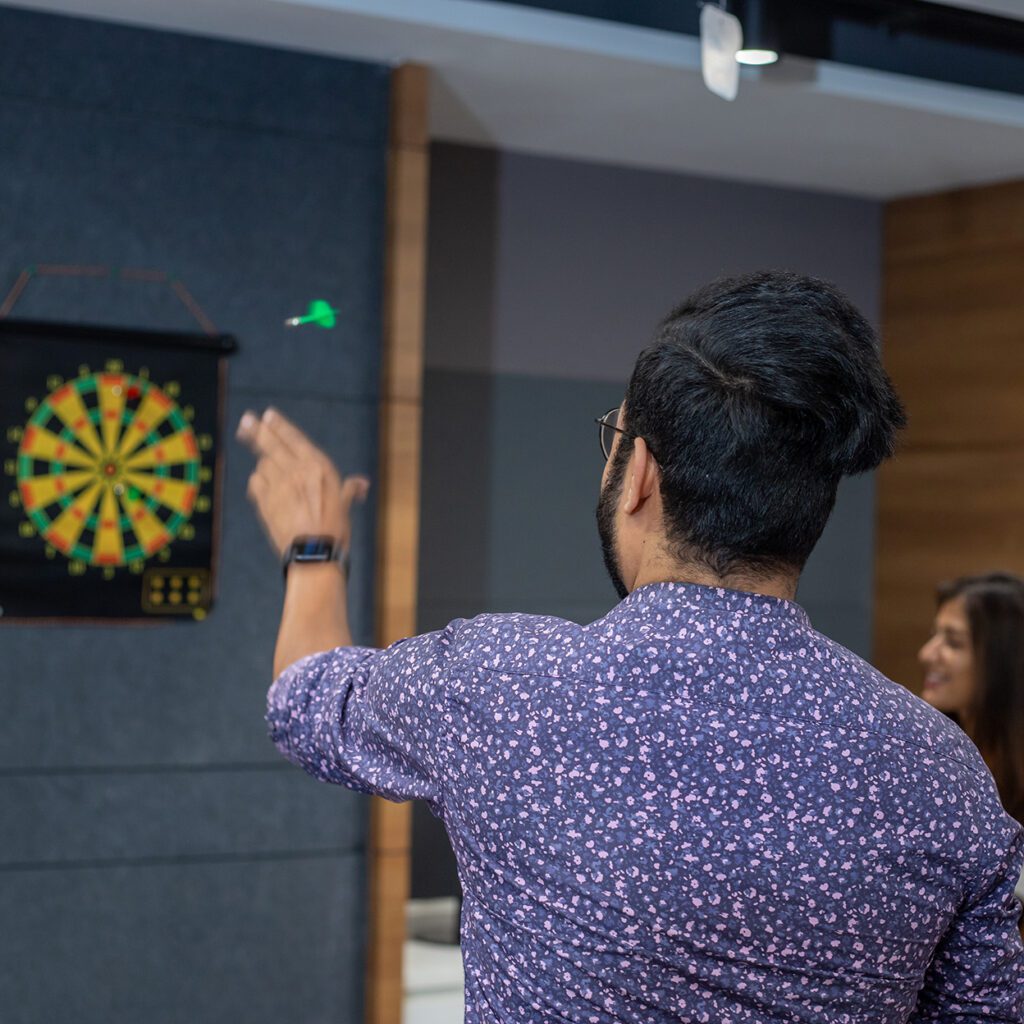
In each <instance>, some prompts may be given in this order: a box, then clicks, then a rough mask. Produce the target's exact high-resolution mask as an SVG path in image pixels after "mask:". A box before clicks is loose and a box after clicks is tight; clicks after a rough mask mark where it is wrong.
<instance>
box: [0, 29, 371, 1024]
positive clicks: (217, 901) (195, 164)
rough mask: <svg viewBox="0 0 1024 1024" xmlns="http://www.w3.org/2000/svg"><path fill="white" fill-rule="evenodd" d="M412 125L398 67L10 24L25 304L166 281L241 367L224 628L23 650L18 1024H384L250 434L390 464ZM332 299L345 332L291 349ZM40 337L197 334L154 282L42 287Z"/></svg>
mask: <svg viewBox="0 0 1024 1024" xmlns="http://www.w3.org/2000/svg"><path fill="white" fill-rule="evenodd" d="M387 106H388V72H387V69H385V68H382V67H378V66H372V65H365V64H356V63H349V62H343V61H337V60H328V59H321V58H313V57H308V56H301V55H297V54H291V53H285V52H279V51H273V50H267V49H258V48H250V47H244V46H235V45H228V44H223V43H216V42H211V41H203V40H200V39H195V38H189V37H183V36H173V35H166V34H160V33H150V32H143V31H138V30H132V29H126V28H120V27H115V26H112V25H103V24H98V23H90V22H85V21H76V20H72V19H64V18H54V17H47V16H41V15H34V14H28V13H24V12H17V11H14V10H11V9H0V138H2V139H3V140H4V142H3V144H2V145H0V225H2V232H0V290H2V291H6V289H7V288H8V287H9V286H10V284H11V283H13V281H14V279H15V277H16V276H17V274H18V272H19V271H20V270H21V269H22V268H23V267H24V266H26V265H28V264H31V263H40V262H54V263H99V264H113V265H115V266H137V267H154V268H161V269H165V270H169V271H171V272H172V273H173V274H175V275H177V276H179V277H180V278H181V279H182V280H183V281H184V282H185V283H186V284H187V285H188V286H189V288H190V289H191V291H192V292H193V294H194V295H195V297H196V298H197V299H198V300H199V302H200V303H201V305H202V306H203V307H204V308H205V309H206V311H207V312H208V313H209V315H210V316H211V317H212V318H213V320H214V321H215V322H216V323H217V324H218V326H219V327H220V328H221V329H222V330H225V331H229V332H231V333H234V334H236V335H237V337H238V339H239V343H240V346H241V348H240V352H239V354H238V355H237V356H236V357H234V358H233V359H232V361H231V365H230V375H229V395H228V403H227V425H228V431H229V433H228V437H227V438H225V441H224V447H225V460H226V470H227V472H226V485H225V491H224V503H223V517H222V527H223V533H222V545H221V553H220V565H219V570H220V573H219V600H218V602H217V604H216V606H215V608H214V610H213V612H212V613H211V615H210V617H209V618H208V619H207V620H206V621H205V622H203V623H201V624H194V623H188V624H185V623H172V624H167V625H154V626H148V627H146V628H112V627H104V628H96V627H92V628H84V627H79V628H26V627H20V626H8V627H5V628H3V629H0V666H2V669H3V676H2V678H3V686H4V702H3V705H4V713H3V715H2V716H0V820H2V821H3V831H2V841H0V920H3V922H4V927H3V929H2V930H0V1006H2V1011H0V1016H2V1018H3V1020H4V1022H5V1024H17V1022H32V1024H38V1022H42V1021H46V1022H49V1021H75V1022H76V1024H90V1022H96V1024H101V1022H102V1024H117V1022H125V1024H128V1022H131V1024H137V1022H140V1021H144V1022H146V1024H159V1022H165V1021H166V1022H168V1024H171V1022H173V1024H180V1022H182V1021H189V1022H190V1024H201V1022H217V1024H222V1022H224V1021H243V1020H244V1021H246V1022H248V1024H256V1022H260V1021H267V1022H269V1021H280V1020H289V1021H295V1022H302V1024H313V1022H321V1021H322V1022H327V1021H330V1022H332V1024H337V1022H339V1021H355V1020H357V1019H358V1017H359V1013H360V1006H361V1003H362V973H363V942H364V932H365V920H364V916H365V914H364V893H363V880H364V875H365V856H364V855H365V837H366V805H365V802H364V800H363V799H362V798H360V797H358V796H356V795H355V794H350V793H348V792H347V791H344V790H342V789H340V788H336V787H326V786H318V785H315V784H314V783H313V782H312V781H311V780H310V779H308V778H306V776H304V775H303V774H302V773H301V772H300V771H299V770H298V769H295V768H293V767H291V766H290V765H287V764H286V763H285V762H284V761H283V760H281V759H280V758H279V757H278V755H277V754H276V752H275V751H274V750H273V748H272V747H271V745H270V744H269V742H268V741H267V739H266V729H265V726H264V723H263V709H264V695H265V691H266V687H267V684H268V683H269V675H270V665H271V652H272V646H273V637H274V630H275V625H276V617H277V614H278V611H279V603H280V597H281V580H280V570H279V568H278V567H277V565H276V564H275V560H274V558H273V556H272V555H271V554H270V552H269V549H268V548H267V547H266V545H265V542H264V540H263V538H262V535H261V533H260V530H259V528H258V526H257V525H256V523H255V521H254V519H253V516H252V515H251V513H250V511H249V509H248V507H247V505H246V502H245V496H244V491H245V481H246V477H247V473H248V468H249V459H248V457H247V456H246V455H245V454H244V453H242V452H240V451H238V450H236V449H235V447H234V444H233V442H232V441H231V440H230V433H231V430H232V428H233V425H234V423H235V422H236V421H237V418H238V416H239V415H240V413H241V411H242V410H243V409H244V408H245V407H254V408H262V407H263V406H265V405H267V404H268V403H274V404H276V405H278V406H279V407H280V408H282V409H283V410H284V411H285V412H286V413H288V414H291V415H294V416H295V417H296V418H297V419H298V420H299V422H301V423H302V424H304V425H305V426H307V427H308V428H309V429H310V430H311V431H312V433H313V435H314V437H315V438H316V439H317V440H319V441H320V442H322V443H323V444H325V446H326V447H327V448H328V449H329V450H330V451H331V452H332V454H334V455H335V457H336V458H337V459H338V461H339V462H340V464H341V465H342V466H343V467H344V468H345V469H346V470H363V471H372V470H373V469H374V467H375V465H376V445H377V439H376V429H377V428H376V424H377V404H378V369H379V364H378V359H379V356H378V339H379V335H380V323H379V311H380V299H381V281H380V274H381V266H382V259H383V254H382V238H383V203H384V195H383V185H384V171H385V146H386V141H387V139H386V135H387ZM314 297H325V298H328V299H330V300H331V301H333V302H335V303H336V304H337V305H339V306H340V308H341V309H342V312H343V317H342V322H341V324H340V326H339V327H338V329H336V330H335V331H331V332H327V331H320V330H319V329H307V330H306V331H300V332H292V333H288V332H286V331H285V330H284V329H283V327H282V321H283V319H284V318H285V317H286V316H288V315H291V314H293V313H295V312H299V311H303V310H304V308H305V304H306V303H307V302H308V301H309V300H310V299H311V298H314ZM16 312H17V314H18V315H19V316H25V317H35V318H39V319H52V320H61V319H71V320H83V321H86V322H99V323H110V324H122V325H128V326H144V327H145V326H148V327H161V328H171V329H185V330H191V329H197V328H195V326H194V324H193V322H192V321H191V319H190V318H189V316H188V314H187V313H186V312H185V311H184V310H183V308H182V307H181V306H180V304H179V303H178V302H177V300H176V299H175V298H174V297H173V295H171V294H170V292H169V290H168V291H167V292H161V291H159V290H158V289H153V288H147V287H145V286H140V285H135V286H127V285H123V286H122V285H117V286H115V285H113V284H109V283H103V282H88V283H81V282H72V281H67V280H58V279H54V278H44V279H39V280H38V281H37V282H36V283H35V284H33V285H32V286H30V288H29V289H28V290H27V291H26V293H25V298H24V301H23V302H22V303H20V304H19V306H18V309H17V311H16ZM361 515H362V522H361V523H359V524H358V525H359V527H360V528H359V529H358V532H357V537H356V549H355V551H354V575H355V579H354V581H353V593H354V606H355V608H354V611H355V631H356V634H357V637H358V638H360V639H362V640H364V641H365V640H367V639H368V638H369V636H370V632H371V629H370V627H371V623H370V618H369V616H370V610H371V582H372V581H371V572H372V562H373V558H372V545H373V537H372V531H371V526H372V522H373V508H372V505H371V506H370V507H368V508H367V509H366V510H365V511H364V512H363V513H361Z"/></svg>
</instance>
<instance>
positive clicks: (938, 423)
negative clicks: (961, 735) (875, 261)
mask: <svg viewBox="0 0 1024 1024" xmlns="http://www.w3.org/2000/svg"><path fill="white" fill-rule="evenodd" d="M884 266H885V282H884V305H883V337H884V346H885V360H886V364H887V366H888V369H889V372H890V373H891V374H892V377H893V380H894V381H895V382H896V386H897V387H898V388H899V390H900V393H901V394H902V395H903V398H904V401H905V402H906V404H907V408H908V411H909V414H910V426H909V429H908V431H907V433H906V436H905V439H904V444H903V446H902V449H901V451H900V454H899V455H898V456H897V458H896V459H894V460H892V461H891V462H890V463H888V464H887V465H885V466H884V467H883V468H882V470H881V472H880V474H879V482H878V548H877V569H876V593H875V662H876V664H877V665H878V666H879V667H880V668H881V669H882V671H883V672H885V673H886V674H887V675H889V676H891V677H892V678H894V679H896V680H898V681H899V682H902V683H905V684H906V685H908V686H910V687H911V688H912V689H914V690H915V691H916V690H918V689H919V676H920V671H919V669H918V666H917V661H916V652H917V649H918V648H919V647H920V645H921V644H922V643H923V641H924V639H925V638H926V637H927V635H928V631H929V629H930V626H931V620H932V615H933V613H934V604H933V593H934V586H935V584H936V583H937V582H938V581H940V580H943V579H948V578H950V577H951V576H956V575H961V574H963V573H971V572H984V571H987V570H991V569H1009V570H1011V571H1015V572H1021V573H1024V183H1016V184H1010V185H999V186H993V187H989V188H983V189H967V190H961V191H957V192H952V193H945V194H942V195H937V196H927V197H922V198H916V199H910V200H903V201H899V202H895V203H892V204H891V205H890V206H889V208H888V210H887V211H886V251H885V263H884Z"/></svg>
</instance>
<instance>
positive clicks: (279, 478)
mask: <svg viewBox="0 0 1024 1024" xmlns="http://www.w3.org/2000/svg"><path fill="white" fill-rule="evenodd" d="M238 439H239V440H240V441H242V442H243V443H244V444H245V445H246V446H247V447H248V448H249V449H251V451H252V452H253V454H254V455H255V456H256V458H257V462H256V468H255V469H254V470H253V473H252V475H251V476H250V477H249V489H248V494H249V500H250V501H251V502H252V503H253V505H254V506H255V507H256V512H257V514H258V515H259V517H260V521H261V522H262V523H263V527H264V529H265V530H266V531H267V536H268V537H269V538H270V543H271V545H272V546H273V548H274V550H275V551H276V552H277V554H278V556H279V557H281V558H283V557H284V555H285V553H286V552H287V551H288V548H289V547H290V546H291V543H292V541H293V540H294V539H295V538H296V537H301V536H314V535H315V536H326V537H333V538H334V540H335V543H336V544H337V545H338V547H339V548H340V550H341V551H343V552H347V551H348V547H349V543H350V541H351V537H352V529H351V509H352V502H353V501H355V500H357V499H358V500H359V501H365V499H366V495H367V493H368V491H369V489H370V481H369V480H367V479H366V477H363V476H350V477H344V478H343V477H342V476H341V475H340V474H339V473H338V471H337V469H336V468H335V466H334V463H332V462H331V460H330V459H329V458H328V457H327V456H326V455H325V454H324V453H323V452H322V451H321V450H320V449H319V448H317V447H316V445H314V444H313V442H312V441H310V440H309V438H308V437H306V435H305V434H304V433H303V432H302V431H301V430H299V428H298V427H296V426H295V424H294V423H292V422H291V421H290V420H288V419H287V418H285V417H284V416H282V415H281V413H279V412H278V411H277V410H276V409H267V411H266V412H265V413H264V414H263V415H262V416H257V415H256V414H255V413H253V412H246V413H245V415H243V416H242V419H241V421H240V422H239V424H238Z"/></svg>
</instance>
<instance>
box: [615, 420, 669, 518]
mask: <svg viewBox="0 0 1024 1024" xmlns="http://www.w3.org/2000/svg"><path fill="white" fill-rule="evenodd" d="M660 478H661V471H660V470H659V469H658V464H657V462H655V461H654V458H653V456H652V455H651V450H650V448H648V447H647V442H646V441H645V440H644V439H643V438H642V437H635V438H633V455H632V457H631V458H630V460H629V465H628V466H627V468H626V485H625V488H624V492H623V502H622V510H623V511H624V512H625V513H626V514H627V515H631V514H632V513H634V512H636V511H638V510H639V509H640V507H641V506H642V505H643V504H644V503H645V502H646V501H647V500H648V499H649V498H650V497H651V496H652V495H653V494H654V493H655V492H656V491H657V489H658V487H659V481H660Z"/></svg>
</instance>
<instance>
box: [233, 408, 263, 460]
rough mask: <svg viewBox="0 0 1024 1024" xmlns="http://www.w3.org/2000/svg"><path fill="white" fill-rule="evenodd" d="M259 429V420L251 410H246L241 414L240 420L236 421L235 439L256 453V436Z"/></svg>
mask: <svg viewBox="0 0 1024 1024" xmlns="http://www.w3.org/2000/svg"><path fill="white" fill-rule="evenodd" d="M259 428H260V418H259V416H257V415H256V413H254V412H253V411H252V410H251V409H246V410H245V412H244V413H242V418H241V419H240V420H239V421H238V429H237V430H236V431H235V437H237V438H238V440H239V441H241V442H242V444H244V445H245V446H246V448H248V449H249V451H251V452H255V451H256V435H257V433H258V432H259Z"/></svg>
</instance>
